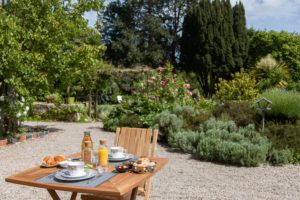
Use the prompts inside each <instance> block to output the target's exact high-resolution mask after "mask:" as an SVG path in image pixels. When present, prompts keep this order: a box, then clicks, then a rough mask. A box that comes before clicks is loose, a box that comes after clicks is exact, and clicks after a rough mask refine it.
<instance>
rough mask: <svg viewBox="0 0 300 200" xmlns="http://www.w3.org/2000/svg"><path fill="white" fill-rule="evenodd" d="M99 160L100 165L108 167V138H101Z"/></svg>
mask: <svg viewBox="0 0 300 200" xmlns="http://www.w3.org/2000/svg"><path fill="white" fill-rule="evenodd" d="M98 161H99V166H101V167H108V147H107V141H106V140H100V146H99V149H98Z"/></svg>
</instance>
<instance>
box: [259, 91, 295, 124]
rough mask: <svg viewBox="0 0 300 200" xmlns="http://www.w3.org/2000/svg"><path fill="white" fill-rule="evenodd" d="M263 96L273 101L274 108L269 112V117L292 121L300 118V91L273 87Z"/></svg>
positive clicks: (272, 106)
mask: <svg viewBox="0 0 300 200" xmlns="http://www.w3.org/2000/svg"><path fill="white" fill-rule="evenodd" d="M261 96H263V97H266V98H267V99H269V100H270V101H272V105H271V108H272V110H270V111H268V112H267V116H268V118H269V119H273V120H278V121H286V120H289V121H291V122H295V121H296V120H298V119H300V104H299V102H300V94H299V92H295V91H286V90H282V89H277V88H273V89H268V90H266V91H265V92H263V93H262V95H261Z"/></svg>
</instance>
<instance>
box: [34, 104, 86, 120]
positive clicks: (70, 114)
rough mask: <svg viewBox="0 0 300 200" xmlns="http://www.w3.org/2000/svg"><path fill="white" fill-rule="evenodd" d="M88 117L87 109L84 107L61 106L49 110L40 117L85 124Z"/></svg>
mask: <svg viewBox="0 0 300 200" xmlns="http://www.w3.org/2000/svg"><path fill="white" fill-rule="evenodd" d="M87 117H88V116H87V109H86V108H85V107H83V106H60V107H55V108H51V109H49V110H47V112H45V113H43V114H42V115H41V116H40V119H41V120H52V121H80V122H83V121H85V120H86V119H87Z"/></svg>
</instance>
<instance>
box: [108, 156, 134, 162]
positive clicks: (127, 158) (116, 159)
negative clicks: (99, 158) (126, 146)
mask: <svg viewBox="0 0 300 200" xmlns="http://www.w3.org/2000/svg"><path fill="white" fill-rule="evenodd" d="M132 158H134V155H132V154H124V157H122V158H113V157H112V156H111V155H108V160H109V161H110V162H122V161H126V160H130V159H132Z"/></svg>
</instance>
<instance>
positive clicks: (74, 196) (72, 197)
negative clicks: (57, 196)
mask: <svg viewBox="0 0 300 200" xmlns="http://www.w3.org/2000/svg"><path fill="white" fill-rule="evenodd" d="M76 197H77V192H72V196H71V199H70V200H76Z"/></svg>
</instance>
